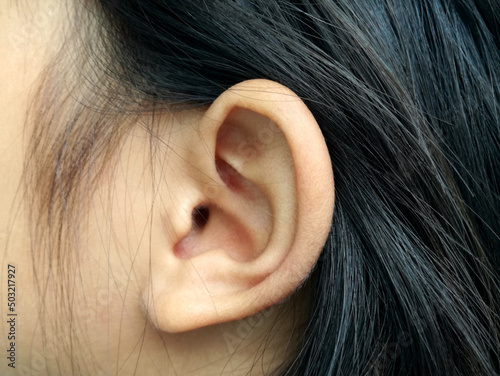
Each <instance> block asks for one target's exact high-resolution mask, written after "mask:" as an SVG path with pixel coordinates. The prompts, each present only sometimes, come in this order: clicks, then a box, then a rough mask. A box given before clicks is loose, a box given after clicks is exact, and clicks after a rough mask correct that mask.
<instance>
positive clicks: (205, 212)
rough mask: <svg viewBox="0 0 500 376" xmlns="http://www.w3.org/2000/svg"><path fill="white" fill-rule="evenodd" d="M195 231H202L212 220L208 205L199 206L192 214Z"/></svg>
mask: <svg viewBox="0 0 500 376" xmlns="http://www.w3.org/2000/svg"><path fill="white" fill-rule="evenodd" d="M191 216H192V223H193V229H196V230H202V229H203V228H204V227H205V226H206V224H207V223H208V220H209V218H210V209H209V207H208V206H207V205H199V206H197V207H196V208H194V209H193V213H192V215H191Z"/></svg>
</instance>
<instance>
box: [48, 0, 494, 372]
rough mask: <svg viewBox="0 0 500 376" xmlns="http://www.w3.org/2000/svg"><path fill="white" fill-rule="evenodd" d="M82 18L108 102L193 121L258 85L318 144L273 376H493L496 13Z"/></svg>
mask: <svg viewBox="0 0 500 376" xmlns="http://www.w3.org/2000/svg"><path fill="white" fill-rule="evenodd" d="M97 3H98V14H99V17H102V23H101V29H100V30H101V32H100V33H96V34H94V38H96V39H94V41H96V40H97V39H98V42H96V44H95V45H90V47H89V46H87V47H89V49H88V50H86V51H82V52H81V53H83V54H85V53H88V54H93V55H92V57H91V61H93V62H94V64H97V65H98V66H100V67H101V69H102V70H103V72H105V75H106V77H112V78H113V80H115V81H114V82H118V83H119V87H120V88H119V89H118V88H114V89H109V90H108V91H106V92H105V93H101V94H103V95H106V96H107V98H108V99H110V102H112V100H111V98H112V95H113V98H114V99H113V100H114V101H115V102H114V103H115V104H116V103H117V101H116V98H117V97H119V102H120V104H121V105H120V106H122V108H124V109H126V108H135V109H137V106H136V104H137V102H138V101H139V102H141V105H144V103H149V104H154V106H160V107H161V106H165V105H176V106H179V107H191V108H194V107H198V106H203V105H206V104H210V103H211V102H212V101H214V100H215V98H217V97H218V96H219V95H220V94H221V93H222V92H223V91H224V90H226V89H228V88H230V87H231V86H232V85H234V84H236V83H238V82H240V81H244V80H248V79H253V78H266V79H270V80H273V81H277V82H279V83H281V84H283V85H285V86H287V87H289V88H290V89H292V90H293V91H294V92H295V93H296V94H297V95H299V96H300V97H301V98H302V99H303V100H304V102H305V103H306V104H307V105H308V107H309V109H310V110H311V112H312V113H313V115H314V116H315V118H316V120H317V122H318V124H319V126H320V127H321V130H322V132H323V135H324V137H325V140H326V142H327V145H328V148H329V151H330V155H331V161H332V166H333V171H334V176H335V196H336V203H335V211H334V217H333V222H332V226H331V232H330V235H329V237H328V240H327V242H326V244H325V247H324V249H323V252H322V255H321V257H320V259H319V260H318V262H317V264H316V266H315V268H314V270H313V271H312V274H311V277H310V279H309V280H308V282H307V283H308V284H309V285H310V286H311V287H312V288H311V291H312V292H313V296H312V308H311V314H310V317H309V319H308V324H307V327H306V329H305V331H304V334H303V336H302V338H301V342H300V343H299V344H298V347H297V350H296V354H295V356H294V357H293V359H292V360H291V362H289V363H286V364H284V365H283V367H282V368H280V369H279V370H278V371H276V372H277V373H276V374H279V375H300V376H312V375H345V376H347V375H349V376H350V375H464V376H465V375H467V376H469V375H488V376H491V375H499V374H500V361H499V358H500V333H499V329H500V324H499V317H498V314H499V312H500V304H499V298H500V295H499V278H498V277H499V270H500V269H499V268H500V257H499V253H498V250H499V249H500V238H499V229H500V222H499V214H498V213H500V197H499V193H500V176H499V174H500V107H499V104H500V101H499V94H500V90H499V83H500V63H499V62H500V56H499V55H500V54H499V43H500V39H499V38H500V32H499V31H500V26H499V25H500V21H499V15H500V5H499V3H496V2H493V1H480V0H477V1H473V0H407V1H391V0H362V1H353V0H314V1H302V0H274V1H268V0H235V1H230V0H224V1H216V0H214V1H200V0H184V1H168V0H153V1H146V0H142V1H136V0H100V1H98V2H97ZM118 92H120V93H122V94H121V95H120V96H118V94H117V93H118ZM110 93H111V94H112V95H111V94H110ZM131 93H132V94H131ZM68 129H69V128H68ZM93 137H94V138H93V140H95V139H96V138H95V134H94V135H93ZM61 152H62V148H61ZM84 152H85V151H82V154H81V155H80V156H79V157H78V158H81V156H82V155H83V153H84ZM58 176H59V179H60V175H58ZM52 184H53V185H52V191H51V192H52V195H53V196H54V195H56V193H54V192H57V191H58V190H57V189H54V186H59V188H60V189H62V188H61V183H60V180H59V181H56V175H54V180H53V183H52ZM58 184H59V185H58ZM68 189H69V188H68ZM51 202H54V198H53V197H52V201H51Z"/></svg>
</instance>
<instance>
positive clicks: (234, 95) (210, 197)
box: [143, 80, 334, 332]
mask: <svg viewBox="0 0 500 376" xmlns="http://www.w3.org/2000/svg"><path fill="white" fill-rule="evenodd" d="M183 132H184V136H183V137H182V138H181V140H180V141H178V142H177V146H178V150H179V153H181V154H182V160H183V163H176V167H175V168H178V169H179V171H178V172H177V173H176V174H177V176H179V174H181V175H182V176H183V177H182V178H181V181H180V182H178V181H176V184H175V187H170V191H169V196H170V197H172V196H176V197H177V198H176V199H172V201H171V202H172V203H173V204H172V205H170V206H169V207H168V208H166V209H165V210H167V212H166V213H165V216H167V217H168V219H169V222H168V223H169V226H170V227H171V230H170V231H167V233H168V234H167V236H166V237H167V241H166V245H164V246H163V247H161V248H162V251H161V252H156V251H153V253H152V258H153V259H152V262H151V265H152V266H151V268H150V273H151V275H150V281H149V284H148V285H147V286H145V288H144V291H143V303H144V307H145V309H146V312H147V315H148V317H149V318H150V319H151V321H152V322H153V323H154V324H155V325H156V327H157V328H158V329H160V330H162V331H167V332H181V331H188V330H193V329H197V328H200V327H203V326H208V325H213V324H217V323H222V322H227V321H232V320H237V319H241V318H244V317H247V316H250V315H252V314H255V313H257V312H259V311H262V310H263V309H265V308H267V307H269V306H271V305H273V304H276V303H278V302H280V301H281V300H283V299H285V298H286V297H287V296H288V295H290V294H291V293H292V292H293V291H294V290H295V289H296V288H297V287H298V286H299V285H300V284H301V282H302V281H303V280H304V279H305V278H306V277H307V276H308V274H309V273H310V271H311V269H312V267H313V266H314V264H315V262H316V260H317V258H318V256H319V254H320V252H321V250H322V248H323V245H324V242H325V240H326V238H327V235H328V233H329V230H330V224H331V220H332V215H333V204H334V185H333V173H332V166H331V161H330V157H329V153H328V149H327V147H326V144H325V141H324V138H323V135H322V133H321V131H320V129H319V127H318V125H317V123H316V121H315V119H314V117H313V116H312V114H311V112H310V111H309V110H308V108H307V106H306V105H305V104H304V102H303V101H302V100H301V99H300V98H299V97H298V96H297V95H295V94H294V93H293V92H292V91H290V90H289V89H288V88H286V87H284V86H282V85H280V84H278V83H275V82H272V81H267V80H251V81H245V82H242V83H239V84H237V85H235V86H233V87H232V88H230V89H229V90H227V91H225V92H224V93H223V94H221V95H220V97H219V98H217V99H216V100H215V102H213V104H212V105H211V106H210V107H209V108H208V110H207V111H206V113H205V114H204V115H203V116H202V117H201V118H200V120H199V121H198V122H197V124H195V125H194V126H193V127H191V128H190V129H187V128H185V129H184V130H183ZM181 170H182V172H181ZM186 171H188V172H186Z"/></svg>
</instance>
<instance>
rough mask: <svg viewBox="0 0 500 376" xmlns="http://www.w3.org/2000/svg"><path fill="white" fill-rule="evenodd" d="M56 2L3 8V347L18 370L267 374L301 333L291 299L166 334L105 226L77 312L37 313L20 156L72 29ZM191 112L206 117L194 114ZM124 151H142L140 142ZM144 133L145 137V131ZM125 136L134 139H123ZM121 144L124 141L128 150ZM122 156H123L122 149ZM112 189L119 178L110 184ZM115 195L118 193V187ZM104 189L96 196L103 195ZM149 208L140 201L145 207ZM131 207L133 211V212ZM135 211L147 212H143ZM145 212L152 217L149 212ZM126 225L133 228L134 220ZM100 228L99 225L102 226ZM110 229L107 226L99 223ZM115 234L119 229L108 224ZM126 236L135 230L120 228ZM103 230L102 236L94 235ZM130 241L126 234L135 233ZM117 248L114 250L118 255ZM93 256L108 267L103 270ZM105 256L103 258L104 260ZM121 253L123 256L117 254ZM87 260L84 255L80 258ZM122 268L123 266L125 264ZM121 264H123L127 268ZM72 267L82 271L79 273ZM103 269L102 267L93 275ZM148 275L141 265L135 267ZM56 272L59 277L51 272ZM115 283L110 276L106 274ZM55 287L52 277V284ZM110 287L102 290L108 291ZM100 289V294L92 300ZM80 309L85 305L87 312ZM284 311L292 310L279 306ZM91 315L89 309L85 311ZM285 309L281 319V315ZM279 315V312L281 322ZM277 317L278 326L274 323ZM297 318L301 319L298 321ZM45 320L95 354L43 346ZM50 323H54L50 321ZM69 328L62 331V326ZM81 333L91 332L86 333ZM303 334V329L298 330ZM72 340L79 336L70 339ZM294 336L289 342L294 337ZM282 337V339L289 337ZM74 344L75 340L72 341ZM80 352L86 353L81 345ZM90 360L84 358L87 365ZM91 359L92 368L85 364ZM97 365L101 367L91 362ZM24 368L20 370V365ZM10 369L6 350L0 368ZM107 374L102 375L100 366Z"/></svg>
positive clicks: (94, 216) (137, 165)
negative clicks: (47, 75)
mask: <svg viewBox="0 0 500 376" xmlns="http://www.w3.org/2000/svg"><path fill="white" fill-rule="evenodd" d="M70 5H72V4H65V2H61V1H59V0H36V1H35V0H27V1H23V2H20V3H19V4H18V3H17V2H14V1H10V2H8V5H6V6H5V5H4V6H3V7H2V10H0V25H1V27H0V61H2V69H0V82H1V83H2V85H1V87H0V127H1V131H2V136H1V137H0V192H1V193H2V194H1V195H0V252H2V260H3V263H2V266H1V268H2V269H1V280H2V287H1V290H0V299H1V300H0V302H1V305H0V306H1V307H2V334H1V340H0V343H2V348H3V349H6V348H9V346H10V342H15V349H16V368H18V369H23V370H24V371H26V372H28V374H30V373H29V372H32V373H33V374H37V375H40V376H41V375H49V374H59V373H58V372H60V373H61V374H64V375H69V374H75V375H76V374H89V373H86V371H81V372H78V371H75V370H78V369H87V370H88V369H92V370H96V371H95V372H94V371H92V374H97V375H108V374H120V375H133V374H139V375H146V376H149V375H165V374H166V375H199V374H203V375H211V374H214V375H262V374H265V373H267V372H268V371H269V370H272V369H274V368H276V366H277V365H279V364H280V363H281V362H282V361H283V360H284V359H285V358H286V357H287V356H289V353H287V351H290V349H288V350H286V348H287V346H286V344H287V343H288V344H290V342H289V341H291V340H295V338H293V339H292V337H294V335H292V334H291V333H293V328H294V327H295V326H296V324H297V322H296V321H297V320H300V317H301V315H302V314H300V315H299V316H294V315H293V314H292V313H291V303H287V304H283V305H281V306H280V307H273V308H271V309H269V310H268V311H266V312H264V313H261V314H258V315H256V316H254V317H251V318H247V319H244V320H241V321H237V322H232V323H227V324H222V325H219V326H216V327H209V328H202V329H199V330H196V331H193V332H189V333H180V334H176V335H171V334H167V333H161V332H158V331H156V330H155V328H154V327H153V326H152V325H150V323H148V322H147V320H146V318H145V315H144V312H143V311H142V307H141V305H140V302H141V297H140V296H137V295H136V294H135V293H134V292H133V291H134V290H133V288H128V287H127V286H130V282H131V277H130V276H131V274H133V273H134V274H135V273H136V272H137V271H136V270H135V269H132V268H133V267H134V263H133V262H132V263H130V265H128V266H127V267H123V269H121V268H120V267H116V268H115V266H116V263H111V261H110V259H111V260H113V255H115V256H116V255H117V254H118V253H119V251H120V250H123V249H122V248H120V246H118V245H117V244H111V245H110V244H109V243H107V242H106V244H103V241H102V239H103V238H105V239H112V238H113V236H112V234H106V233H104V234H103V233H100V236H99V237H93V236H90V235H89V234H87V236H86V239H85V241H84V246H85V247H87V251H88V252H86V253H85V254H88V255H89V256H88V257H85V258H83V259H82V260H79V270H78V273H77V274H78V276H79V278H81V279H80V281H81V284H82V286H83V288H81V290H79V291H77V292H76V293H75V294H76V295H75V296H77V298H76V301H77V302H78V304H76V305H75V306H77V308H74V309H75V310H78V311H77V312H76V314H75V312H73V319H72V321H71V320H67V319H64V320H62V321H63V322H60V323H59V325H60V328H59V332H58V333H53V332H51V330H50V326H45V325H44V323H43V321H40V317H39V316H38V315H37V312H38V309H39V308H40V307H39V306H38V305H37V302H38V296H37V294H36V287H37V285H36V284H35V281H34V278H33V272H32V268H33V262H32V251H35V252H36V251H37V249H36V248H35V249H33V250H32V249H31V246H32V244H31V242H30V230H29V223H28V221H27V205H29V203H27V202H24V201H23V195H22V193H23V192H22V184H21V183H22V174H23V163H24V158H25V155H26V152H27V147H26V145H27V144H28V140H29V137H30V135H29V134H27V133H28V132H26V129H28V128H26V127H25V118H26V115H27V113H28V110H29V104H30V99H31V98H32V96H33V93H34V92H35V90H36V89H37V88H38V87H37V81H38V79H39V77H40V76H41V74H42V73H43V69H44V68H45V67H46V66H47V65H48V64H50V62H51V58H52V57H53V56H54V54H55V53H56V52H57V51H58V48H59V47H60V46H61V45H62V43H63V42H64V38H65V36H66V34H65V32H64V31H63V30H64V29H65V27H67V26H68V25H66V24H65V23H66V20H68V17H67V12H68V8H70V7H69V6H70ZM194 114H195V115H193V116H200V115H199V113H198V114H197V113H196V112H194ZM136 139H141V137H136V138H134V139H133V140H132V141H130V142H131V144H130V145H128V146H129V149H127V150H132V149H134V150H141V145H138V144H137V143H134V142H135V140H136ZM143 139H144V137H143ZM127 142H128V141H127ZM122 150H124V149H122ZM118 158H119V157H118ZM124 158H126V159H127V166H129V168H130V171H132V172H134V171H135V172H138V173H139V174H140V173H141V172H142V171H143V169H144V166H143V165H141V163H144V161H143V160H142V159H143V158H136V159H134V160H130V158H129V156H127V155H125V156H124ZM113 184H114V185H113V187H115V188H116V186H117V185H118V184H119V181H118V182H117V181H114V182H113ZM109 188H110V187H109V186H108V187H107V186H101V187H99V190H98V192H99V191H100V192H105V191H106V190H108V191H109ZM117 194H119V193H117ZM102 197H106V195H103V196H101V197H99V200H102ZM99 204H100V205H97V206H98V207H97V209H95V210H90V215H89V218H88V219H87V220H88V223H89V225H88V227H86V228H87V229H94V230H95V229H96V227H99V226H97V225H96V224H95V223H94V224H92V221H94V220H95V221H96V223H105V222H106V221H107V216H109V213H107V212H106V209H108V208H111V207H113V203H112V202H111V203H108V204H102V202H101V201H99ZM142 206H144V205H142ZM134 214H135V212H134ZM139 214H140V215H138V216H137V217H139V218H140V217H141V215H142V214H141V213H139ZM144 217H147V215H145V214H144ZM128 229H129V230H130V227H128ZM99 230H100V229H99ZM103 231H104V232H105V231H106V229H105V230H103ZM109 231H111V232H113V234H114V233H115V232H116V231H118V230H113V229H111V230H109ZM124 236H126V237H128V236H129V234H124ZM94 238H98V239H94ZM129 240H130V239H129ZM114 252H115V253H114ZM116 257H118V256H116ZM96 260H101V262H102V264H99V265H101V266H102V265H104V266H105V267H102V268H97V269H99V270H98V272H95V270H96V267H95V266H96ZM103 260H104V261H103ZM116 260H119V261H123V260H122V259H120V258H117V259H116ZM80 261H81V262H80ZM9 264H10V265H15V267H16V275H15V283H16V313H17V314H18V316H17V317H16V320H17V322H16V338H15V341H8V340H7V337H8V332H9V330H10V327H9V326H8V324H7V323H6V320H4V319H5V317H7V316H6V315H7V313H8V312H7V304H6V302H7V301H8V300H7V299H8V297H7V292H8V289H7V270H8V265H9ZM121 266H123V264H122V265H121ZM123 270H126V272H124V271H123ZM75 273H76V271H75ZM96 273H97V274H96ZM138 273H139V274H141V273H142V271H141V270H139V271H138ZM37 274H38V276H39V278H40V279H42V280H43V279H44V278H46V277H48V272H47V271H46V270H37ZM55 277H56V278H57V277H60V276H55ZM110 281H111V282H110ZM50 286H54V284H50V285H49V287H50ZM103 292H104V294H102V293H103ZM96 297H97V298H96ZM44 309H45V313H46V315H47V316H48V317H51V316H52V315H55V310H54V307H53V305H52V304H45V306H44ZM82 312H86V313H85V314H82ZM284 312H287V313H290V314H283V313H284ZM87 313H88V314H87ZM283 317H285V319H283ZM277 319H279V320H277ZM275 321H278V322H279V325H275V326H273V323H274V322H275ZM300 321H301V320H300ZM41 327H44V328H45V329H46V330H45V335H47V338H46V339H47V342H48V343H52V344H53V343H55V342H56V343H58V341H59V340H56V339H54V338H53V337H54V336H55V334H57V335H62V336H63V337H64V336H65V335H67V333H68V331H69V328H71V330H72V331H73V333H74V338H78V339H80V338H84V337H85V341H87V342H84V343H87V344H90V346H87V347H88V348H91V349H92V352H93V354H92V355H88V356H87V355H85V356H83V357H76V358H74V359H73V360H71V356H70V355H69V354H70V352H69V351H68V348H66V347H60V346H51V347H52V348H50V349H48V348H47V346H45V347H44V346H43V345H42V336H41V333H42V331H41V330H40V329H41ZM48 328H49V329H48ZM65 333H66V334H65ZM83 334H85V335H83ZM297 334H298V333H297ZM74 338H73V339H74ZM292 343H293V342H292ZM283 344H285V345H283ZM76 346H78V345H76ZM81 346H82V347H81V348H80V350H82V353H85V354H87V353H88V351H86V350H85V349H86V348H87V347H85V345H81ZM84 363H86V364H84ZM89 364H92V366H91V367H90V368H84V366H88V365H89ZM94 364H95V368H93V365H94ZM22 367H24V368H22ZM10 371H12V369H11V368H9V367H8V366H7V361H6V360H5V359H4V358H3V360H2V361H1V362H0V373H1V374H8V372H10ZM99 372H101V373H99Z"/></svg>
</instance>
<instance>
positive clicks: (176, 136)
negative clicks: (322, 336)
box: [0, 0, 334, 376]
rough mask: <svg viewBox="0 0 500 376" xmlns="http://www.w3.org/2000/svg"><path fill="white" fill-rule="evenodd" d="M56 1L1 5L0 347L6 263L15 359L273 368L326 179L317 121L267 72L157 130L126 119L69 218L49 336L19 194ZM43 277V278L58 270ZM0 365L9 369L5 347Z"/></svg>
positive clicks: (56, 24) (321, 219) (39, 363)
mask: <svg viewBox="0 0 500 376" xmlns="http://www.w3.org/2000/svg"><path fill="white" fill-rule="evenodd" d="M66 6H68V4H64V5H61V4H60V2H57V1H51V0H44V1H25V2H22V4H17V3H14V2H9V3H8V5H7V6H4V7H3V9H2V11H1V12H0V25H2V26H1V27H0V59H1V61H2V69H1V70H0V82H2V87H1V91H0V126H1V130H2V137H1V138H0V192H2V194H1V195H0V250H1V252H2V259H3V264H2V269H1V278H2V287H1V291H0V297H1V301H0V306H1V307H2V330H3V331H2V337H1V338H2V340H1V341H0V343H2V349H4V348H6V346H7V345H8V341H7V332H8V330H9V328H8V327H7V325H6V320H4V318H5V317H6V314H7V312H6V304H4V303H6V302H7V285H6V281H7V267H8V264H13V265H15V266H16V299H17V300H16V309H17V313H18V317H17V320H18V321H17V326H16V330H17V332H16V341H15V342H16V345H15V347H16V368H17V369H18V371H19V370H20V371H24V372H27V373H26V374H36V375H48V374H54V371H55V370H57V369H58V368H57V367H60V368H59V370H60V371H61V373H62V374H68V375H69V374H72V367H75V364H76V365H77V366H78V367H84V366H89V364H91V367H90V368H88V369H87V368H81V369H86V370H87V371H86V372H88V373H87V374H98V375H99V374H102V375H107V374H119V375H132V374H134V372H137V374H140V375H146V376H148V375H200V374H203V375H211V374H216V375H226V374H227V375H240V374H241V375H248V374H251V375H262V374H264V373H265V372H267V371H269V370H271V369H273V368H275V367H276V366H277V365H279V364H280V362H282V361H283V360H285V359H286V358H287V357H289V356H290V354H291V353H290V352H289V350H290V349H288V348H287V346H286V345H284V344H286V343H288V342H289V341H292V342H293V341H296V337H297V336H298V335H299V334H300V329H299V328H296V329H295V331H294V330H293V328H294V327H297V326H298V325H300V324H301V323H303V320H304V314H305V313H306V311H307V304H304V307H306V308H305V309H302V308H301V309H292V308H293V307H292V304H293V302H294V300H290V301H285V302H284V303H283V301H284V300H285V299H286V298H287V297H288V296H289V295H290V294H291V293H292V292H293V291H294V290H295V289H296V288H297V287H298V286H299V285H300V284H301V282H302V281H303V280H304V279H305V278H307V276H308V273H309V272H310V270H311V268H312V267H313V265H314V263H315V261H316V259H317V257H318V256H319V253H320V252H321V249H322V246H323V244H324V241H325V239H326V236H327V234H328V231H329V228H330V222H331V218H332V214H333V201H334V187H333V175H332V168H331V162H330V158H329V154H328V150H327V148H326V145H325V143H324V140H323V137H322V135H321V132H320V130H319V127H318V125H317V124H316V121H315V119H314V117H313V116H312V115H311V113H310V112H309V110H308V109H307V107H306V106H305V104H304V103H303V102H302V101H301V100H300V99H299V98H298V97H296V96H295V95H294V94H293V93H292V92H291V91H289V90H288V89H287V88H285V87H283V86H281V85H279V84H277V83H274V82H271V81H265V80H254V81H248V82H243V83H240V84H238V85H236V86H235V87H233V88H232V89H230V90H228V91H226V92H224V93H222V94H221V96H220V97H219V98H218V99H217V100H216V101H215V102H214V103H213V104H212V105H211V106H208V107H206V108H203V109H198V110H191V111H185V112H182V113H175V114H169V113H163V114H161V115H160V116H156V117H155V119H154V121H155V124H160V125H161V126H160V127H157V129H159V131H158V134H157V135H156V136H155V137H154V138H151V135H150V134H148V132H147V131H145V130H144V128H143V127H141V126H139V125H140V124H139V125H138V126H136V127H132V128H131V130H130V132H128V134H127V136H126V137H125V138H124V141H123V142H122V144H121V145H120V147H119V148H118V149H117V152H116V153H115V155H114V158H113V159H112V160H110V161H109V166H108V169H107V170H106V173H105V174H104V175H103V176H102V177H101V179H100V180H99V183H98V186H97V189H96V191H95V193H94V194H93V196H92V198H91V202H90V207H89V208H87V210H85V213H86V216H85V217H84V218H81V224H80V225H81V227H80V232H79V241H78V247H77V249H75V250H74V254H73V255H71V257H75V260H76V261H77V265H78V270H73V271H71V273H70V274H68V275H70V276H71V277H73V276H74V278H72V279H70V280H71V281H72V282H71V286H64V288H66V289H67V290H68V291H71V294H70V296H71V298H70V300H71V302H72V306H71V317H72V318H71V320H69V319H68V318H65V319H62V321H61V322H60V323H59V327H58V328H57V332H54V330H56V329H54V328H51V327H50V326H45V324H44V322H40V321H39V320H40V317H38V315H37V312H38V310H37V309H38V307H37V305H36V302H37V296H36V293H35V292H36V285H35V283H34V278H33V273H32V268H33V263H32V253H31V252H32V250H31V249H30V246H31V243H30V232H29V227H28V222H27V219H26V216H27V206H28V205H30V203H28V202H25V201H23V196H22V190H21V187H22V186H21V179H22V174H23V162H24V157H25V153H26V145H27V140H29V137H30V134H29V132H26V130H27V129H28V128H26V126H25V116H26V114H27V112H28V110H29V103H30V102H29V101H30V99H31V98H32V95H33V92H34V88H36V82H37V78H38V77H39V75H40V74H41V73H42V70H43V68H44V67H45V66H46V65H47V64H49V62H50V59H51V57H53V55H54V53H55V52H56V51H57V48H58V47H59V46H60V45H61V43H62V42H63V40H64V37H65V35H66V34H65V33H66V31H65V30H66V28H68V27H70V26H68V25H67V24H66V22H65V20H66V19H67V17H66V15H67V13H66V12H68V10H67V9H66V8H65V7H66ZM28 26H29V27H28ZM23 30H24V34H23ZM26 30H36V32H27V31H26ZM19 33H21V34H19ZM152 121H153V120H152V118H151V117H150V116H149V115H144V116H143V117H142V118H141V119H140V122H143V123H147V124H150V123H151V122H152ZM34 250H35V251H36V247H35V249H34ZM37 273H38V274H39V276H41V278H42V279H43V278H44V277H45V276H47V277H48V276H49V273H48V271H47V270H37ZM60 273H68V272H67V271H60ZM57 277H58V276H57V275H56V276H55V277H54V276H53V275H52V276H51V278H57ZM48 286H49V288H51V287H52V288H55V286H56V283H55V281H52V282H50V283H49V285H48ZM302 295H306V294H305V293H303V294H302ZM301 298H302V299H305V296H302V297H301ZM54 304H55V303H54V302H53V301H51V300H50V299H48V300H47V302H46V304H45V306H44V308H45V312H46V315H47V316H48V317H51V316H53V315H55V312H56V311H55V309H54ZM277 318H279V321H278V322H279V325H273V323H274V322H275V321H276V319H277ZM41 327H44V328H45V329H46V330H45V331H46V334H47V336H48V337H47V338H46V340H47V342H48V344H49V345H48V346H45V347H44V346H43V345H42V337H41V333H42V332H41V330H40V329H41ZM70 332H72V333H73V337H72V338H73V339H75V338H78V341H79V342H74V346H75V347H74V351H73V365H72V364H71V361H70V359H71V356H70V354H71V351H70V349H69V348H68V347H65V346H62V345H59V344H60V343H64V340H62V341H60V340H59V339H57V338H55V337H58V336H60V337H62V338H63V339H64V338H69V337H68V336H69V333H70ZM263 342H265V343H266V344H265V346H263V345H262V343H263ZM2 359H3V357H2ZM91 359H93V360H91ZM56 360H57V362H56ZM94 363H95V366H96V368H92V366H93V364H94ZM250 369H252V371H249V370H250ZM0 370H1V372H0V373H1V374H10V373H8V372H11V371H12V370H11V369H10V368H9V367H8V366H7V361H6V360H5V359H3V360H2V361H0ZM99 372H101V373H99ZM82 373H83V374H86V373H85V372H84V371H82Z"/></svg>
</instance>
